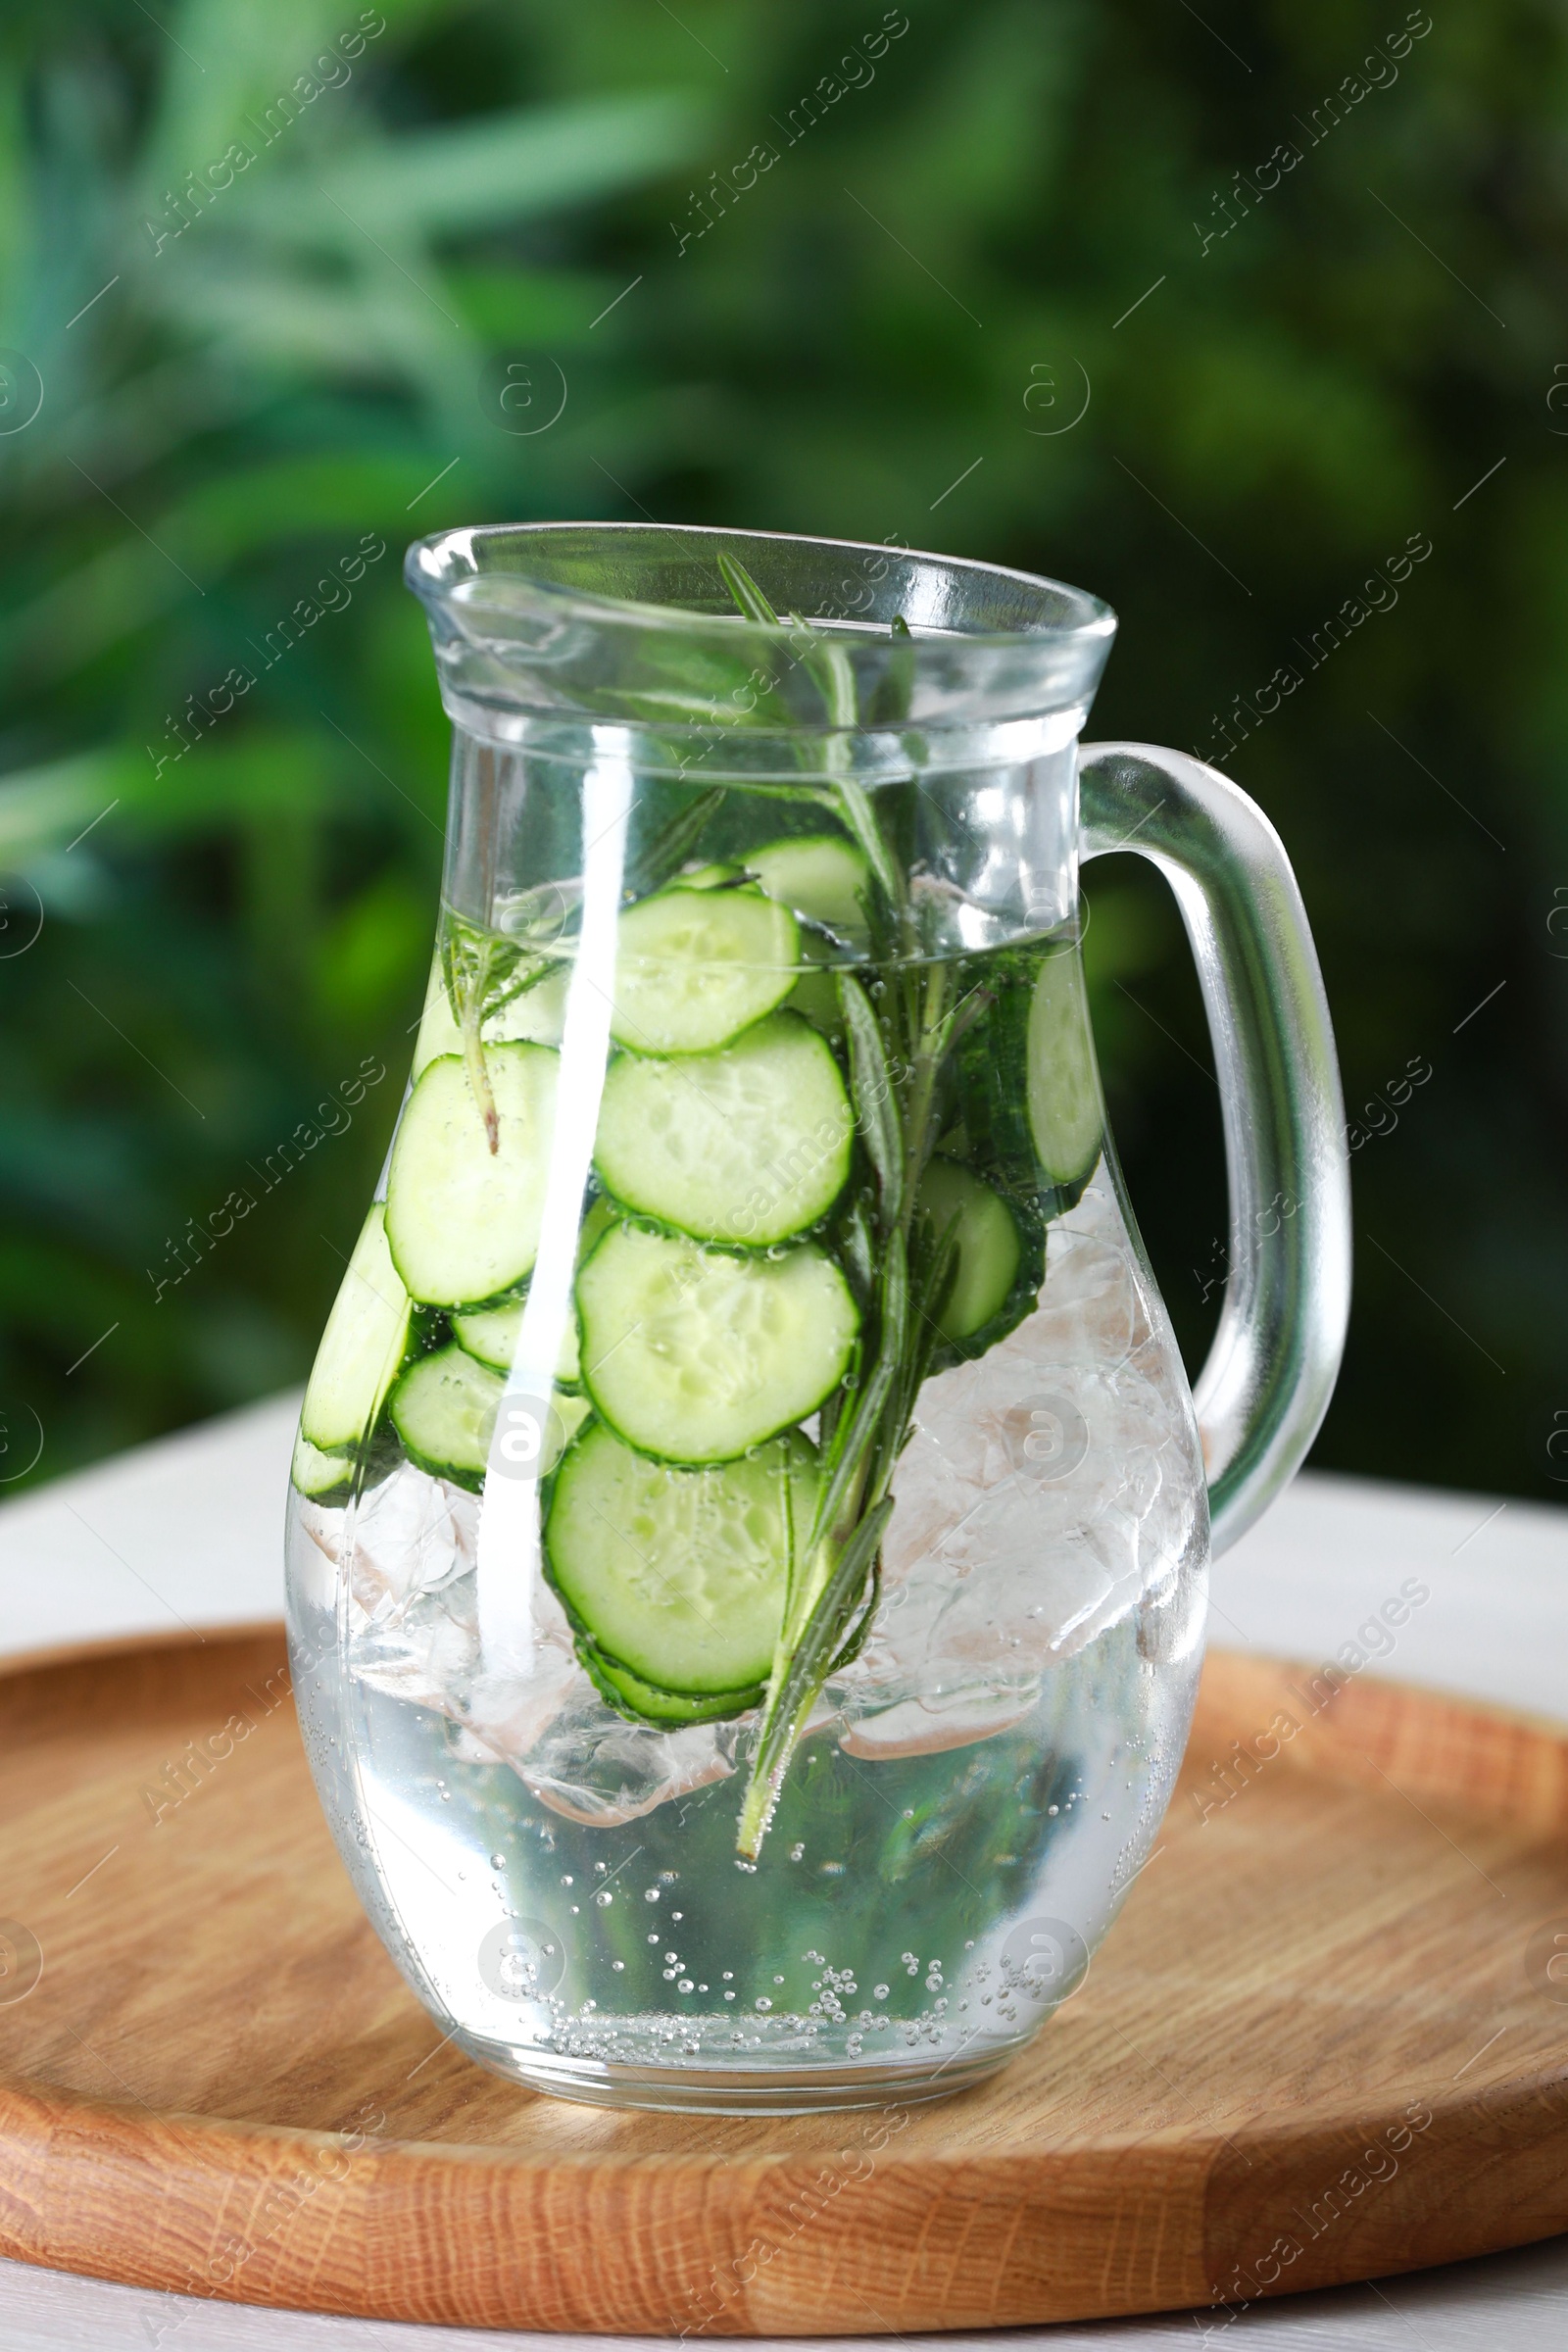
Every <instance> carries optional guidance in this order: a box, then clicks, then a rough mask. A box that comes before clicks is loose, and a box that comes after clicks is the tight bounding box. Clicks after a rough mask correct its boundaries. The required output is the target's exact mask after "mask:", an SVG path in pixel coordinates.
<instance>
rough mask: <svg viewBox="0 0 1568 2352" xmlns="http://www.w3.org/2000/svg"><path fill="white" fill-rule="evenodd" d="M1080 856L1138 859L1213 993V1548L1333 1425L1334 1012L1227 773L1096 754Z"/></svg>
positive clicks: (1284, 866)
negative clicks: (1220, 1127)
mask: <svg viewBox="0 0 1568 2352" xmlns="http://www.w3.org/2000/svg"><path fill="white" fill-rule="evenodd" d="M1078 783H1079V804H1080V837H1079V838H1080V850H1079V854H1080V857H1081V858H1103V857H1104V856H1106V855H1107V854H1108V853H1109V852H1111V851H1113V850H1131V851H1136V853H1137V854H1138V856H1139V857H1141V858H1148V859H1149V860H1150V862H1151V863H1152V864H1153V865H1156V866H1158V868H1159V870H1160V872H1161V873H1162V874H1163V875H1164V876H1165V879H1166V880H1167V882H1169V884H1170V887H1171V889H1172V891H1173V892H1174V894H1175V898H1176V904H1177V906H1178V907H1180V909H1181V914H1182V920H1183V922H1184V923H1185V924H1186V926H1187V937H1188V940H1189V942H1190V943H1191V946H1192V951H1193V956H1194V959H1195V961H1196V962H1197V965H1198V976H1199V980H1200V981H1201V985H1202V992H1203V1005H1204V1009H1205V1011H1206V1012H1207V1015H1208V1029H1209V1036H1210V1038H1211V1040H1212V1042H1213V1049H1214V1065H1215V1068H1216V1070H1217V1072H1218V1075H1219V1091H1220V1103H1221V1106H1222V1111H1223V1116H1224V1125H1225V1160H1226V1167H1227V1171H1228V1176H1229V1187H1230V1278H1229V1281H1228V1283H1227V1286H1226V1291H1225V1303H1224V1307H1223V1309H1222V1311H1221V1314H1220V1319H1219V1328H1218V1330H1217V1331H1216V1332H1215V1334H1214V1342H1213V1346H1212V1347H1211V1348H1210V1349H1209V1352H1208V1360H1207V1362H1206V1363H1205V1364H1204V1366H1203V1369H1202V1371H1201V1374H1200V1376H1199V1378H1198V1381H1197V1383H1196V1384H1195V1386H1194V1390H1193V1402H1194V1405H1195V1407H1196V1409H1197V1413H1198V1425H1199V1430H1200V1433H1201V1438H1202V1443H1203V1459H1204V1463H1205V1466H1206V1469H1207V1473H1208V1490H1209V1512H1210V1518H1211V1521H1212V1526H1213V1549H1214V1551H1215V1553H1216V1554H1217V1553H1219V1552H1221V1551H1223V1550H1225V1549H1226V1547H1227V1546H1228V1545H1230V1544H1234V1543H1235V1542H1236V1540H1237V1538H1238V1537H1239V1536H1242V1535H1245V1533H1246V1532H1247V1530H1248V1528H1250V1526H1251V1525H1252V1522H1253V1521H1254V1520H1255V1519H1257V1518H1258V1517H1259V1516H1260V1515H1261V1514H1262V1512H1263V1511H1265V1510H1266V1509H1267V1508H1268V1505H1269V1504H1270V1503H1271V1502H1272V1501H1273V1499H1274V1497H1275V1496H1276V1495H1278V1494H1279V1493H1280V1491H1281V1490H1282V1488H1284V1487H1285V1486H1287V1485H1288V1484H1289V1482H1290V1480H1291V1479H1292V1478H1293V1477H1294V1476H1295V1473H1296V1471H1297V1470H1298V1469H1299V1466H1300V1463H1301V1459H1302V1457H1303V1455H1304V1454H1305V1452H1306V1450H1307V1447H1308V1446H1310V1445H1311V1443H1312V1440H1313V1438H1314V1437H1315V1436H1316V1434H1317V1431H1318V1426H1319V1424H1320V1423H1321V1421H1322V1419H1323V1415H1324V1413H1325V1412H1326V1411H1327V1409H1328V1402H1329V1397H1330V1396H1331V1395H1332V1393H1333V1389H1334V1382H1335V1377H1336V1375H1337V1373H1338V1371H1339V1367H1340V1357H1341V1354H1342V1352H1343V1350H1344V1347H1345V1331H1346V1324H1347V1322H1348V1316H1349V1307H1350V1176H1349V1153H1348V1150H1347V1146H1346V1131H1345V1106H1344V1103H1343V1100H1342V1097H1341V1093H1340V1073H1339V1065H1338V1062H1337V1060H1336V1058H1335V1053H1334V1034H1333V1031H1332V1029H1331V1027H1330V1025H1329V1009H1328V1003H1327V1000H1326V998H1325V996H1324V993H1323V978H1322V974H1321V972H1320V971H1319V969H1318V960H1317V952H1316V950H1315V949H1314V947H1313V945H1312V935H1311V933H1310V931H1309V930H1308V929H1307V923H1306V910H1305V908H1304V907H1302V905H1301V894H1300V892H1299V890H1298V888H1297V885H1296V876H1295V875H1294V874H1293V873H1292V871H1291V866H1290V860H1289V859H1288V858H1287V857H1286V855H1285V849H1284V845H1283V843H1282V842H1281V840H1280V837H1279V835H1278V834H1277V833H1276V832H1275V830H1274V828H1273V826H1272V825H1271V824H1270V823H1269V821H1268V818H1267V817H1266V816H1265V815H1264V814H1263V811H1262V810H1261V809H1259V808H1258V807H1257V806H1256V804H1255V803H1254V802H1252V801H1250V800H1249V799H1248V797H1247V795H1246V794H1245V793H1244V792H1241V791H1239V790H1238V789H1237V787H1236V786H1235V785H1234V784H1233V783H1231V781H1230V780H1229V778H1228V777H1226V776H1222V775H1221V774H1220V773H1219V772H1218V770H1217V769H1215V768H1212V767H1205V766H1204V765H1203V763H1202V761H1201V760H1192V759H1189V758H1187V756H1186V755H1185V754H1184V753H1181V752H1170V751H1163V750H1160V749H1158V748H1157V747H1155V746H1152V745H1150V744H1142V743H1097V744H1085V745H1084V746H1083V747H1082V749H1081V751H1080V753H1079V764H1078Z"/></svg>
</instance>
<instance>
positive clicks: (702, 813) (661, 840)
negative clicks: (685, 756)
mask: <svg viewBox="0 0 1568 2352" xmlns="http://www.w3.org/2000/svg"><path fill="white" fill-rule="evenodd" d="M726 797H727V796H726V794H725V791H724V787H723V785H722V784H710V785H707V786H706V787H705V788H704V790H703V791H701V792H700V793H698V794H697V796H696V798H695V799H694V800H692V801H691V802H690V803H689V804H688V805H687V807H686V808H684V809H681V810H680V811H679V812H678V814H677V815H675V816H672V817H671V818H670V820H669V823H668V824H667V825H665V826H664V827H663V829H662V832H659V833H656V834H655V836H654V838H653V840H652V841H651V842H649V843H648V845H647V847H646V848H644V849H642V850H640V851H639V852H638V854H637V857H636V858H635V859H634V860H633V861H632V863H631V865H630V866H629V867H628V869H627V873H626V888H627V891H628V893H629V895H630V896H631V897H632V898H634V899H643V898H646V897H647V896H648V894H649V892H650V891H654V890H659V889H661V888H662V886H663V884H664V883H666V882H668V881H669V880H670V879H671V878H672V876H673V875H674V874H675V873H676V872H677V871H678V870H679V868H680V867H681V865H682V864H684V862H685V860H686V858H688V857H689V856H690V854H691V852H692V850H693V849H694V848H695V847H696V845H697V842H698V840H699V838H700V836H701V834H702V831H703V828H704V826H705V825H706V824H707V823H708V821H709V819H710V817H712V816H715V815H716V814H717V813H718V811H719V809H722V808H723V806H724V802H725V799H726Z"/></svg>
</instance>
